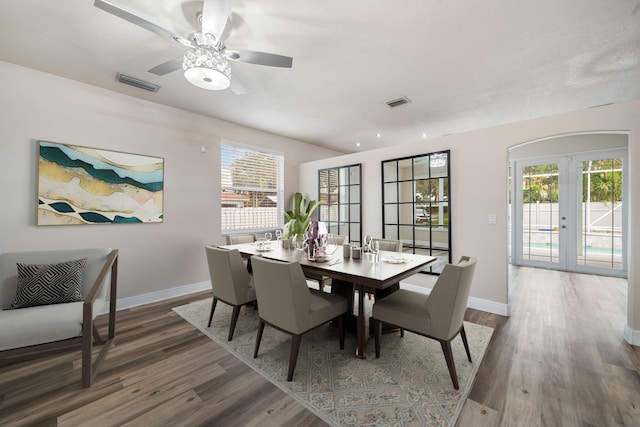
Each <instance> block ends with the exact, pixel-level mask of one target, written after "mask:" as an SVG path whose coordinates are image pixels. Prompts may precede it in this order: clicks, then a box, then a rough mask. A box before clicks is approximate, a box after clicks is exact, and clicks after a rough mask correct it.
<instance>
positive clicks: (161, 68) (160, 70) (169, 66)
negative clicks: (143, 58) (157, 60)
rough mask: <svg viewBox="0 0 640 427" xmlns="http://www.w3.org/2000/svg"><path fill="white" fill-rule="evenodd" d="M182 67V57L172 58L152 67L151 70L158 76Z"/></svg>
mask: <svg viewBox="0 0 640 427" xmlns="http://www.w3.org/2000/svg"><path fill="white" fill-rule="evenodd" d="M180 68H182V58H176V59H172V60H171V61H167V62H163V63H162V64H159V65H156V66H155V67H153V68H152V69H150V70H149V72H150V73H153V74H155V75H157V76H164V75H165V74H169V73H172V72H174V71H176V70H179V69H180Z"/></svg>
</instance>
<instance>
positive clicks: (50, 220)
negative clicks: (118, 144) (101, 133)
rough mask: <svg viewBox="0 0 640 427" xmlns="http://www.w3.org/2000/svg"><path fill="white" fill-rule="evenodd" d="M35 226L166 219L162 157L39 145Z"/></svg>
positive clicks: (158, 220)
mask: <svg viewBox="0 0 640 427" xmlns="http://www.w3.org/2000/svg"><path fill="white" fill-rule="evenodd" d="M37 151H38V168H37V169H38V189H37V208H36V225H38V226H50V225H90V224H150V223H151V224H153V223H162V222H163V221H164V158H162V157H157V156H148V155H142V154H134V153H127V152H122V151H115V150H111V149H103V148H92V147H87V146H81V145H73V144H64V143H59V142H52V141H46V140H38V141H37Z"/></svg>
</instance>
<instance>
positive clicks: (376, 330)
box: [373, 318, 382, 359]
mask: <svg viewBox="0 0 640 427" xmlns="http://www.w3.org/2000/svg"><path fill="white" fill-rule="evenodd" d="M373 335H374V339H375V344H376V358H377V359H379V358H380V340H381V339H382V322H381V321H379V320H378V319H376V318H374V319H373Z"/></svg>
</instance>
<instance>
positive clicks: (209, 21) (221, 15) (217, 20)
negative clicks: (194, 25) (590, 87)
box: [202, 0, 231, 40]
mask: <svg viewBox="0 0 640 427" xmlns="http://www.w3.org/2000/svg"><path fill="white" fill-rule="evenodd" d="M230 3H231V0H204V4H203V6H202V33H203V34H205V33H209V34H213V35H214V36H215V37H216V40H221V37H222V33H223V32H224V27H226V26H227V19H229V13H230V10H231V7H230Z"/></svg>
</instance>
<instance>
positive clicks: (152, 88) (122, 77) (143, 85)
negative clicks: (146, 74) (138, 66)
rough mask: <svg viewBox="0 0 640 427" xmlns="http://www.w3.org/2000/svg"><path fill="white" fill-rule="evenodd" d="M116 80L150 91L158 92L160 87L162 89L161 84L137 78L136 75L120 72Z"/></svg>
mask: <svg viewBox="0 0 640 427" xmlns="http://www.w3.org/2000/svg"><path fill="white" fill-rule="evenodd" d="M116 80H117V81H119V82H120V83H124V84H126V85H129V86H134V87H137V88H139V89H144V90H148V91H149V92H157V91H158V89H160V85H157V84H155V83H149V82H145V81H144V80H140V79H136V78H135V77H131V76H127V75H126V74H121V73H118V74H117V75H116Z"/></svg>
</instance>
